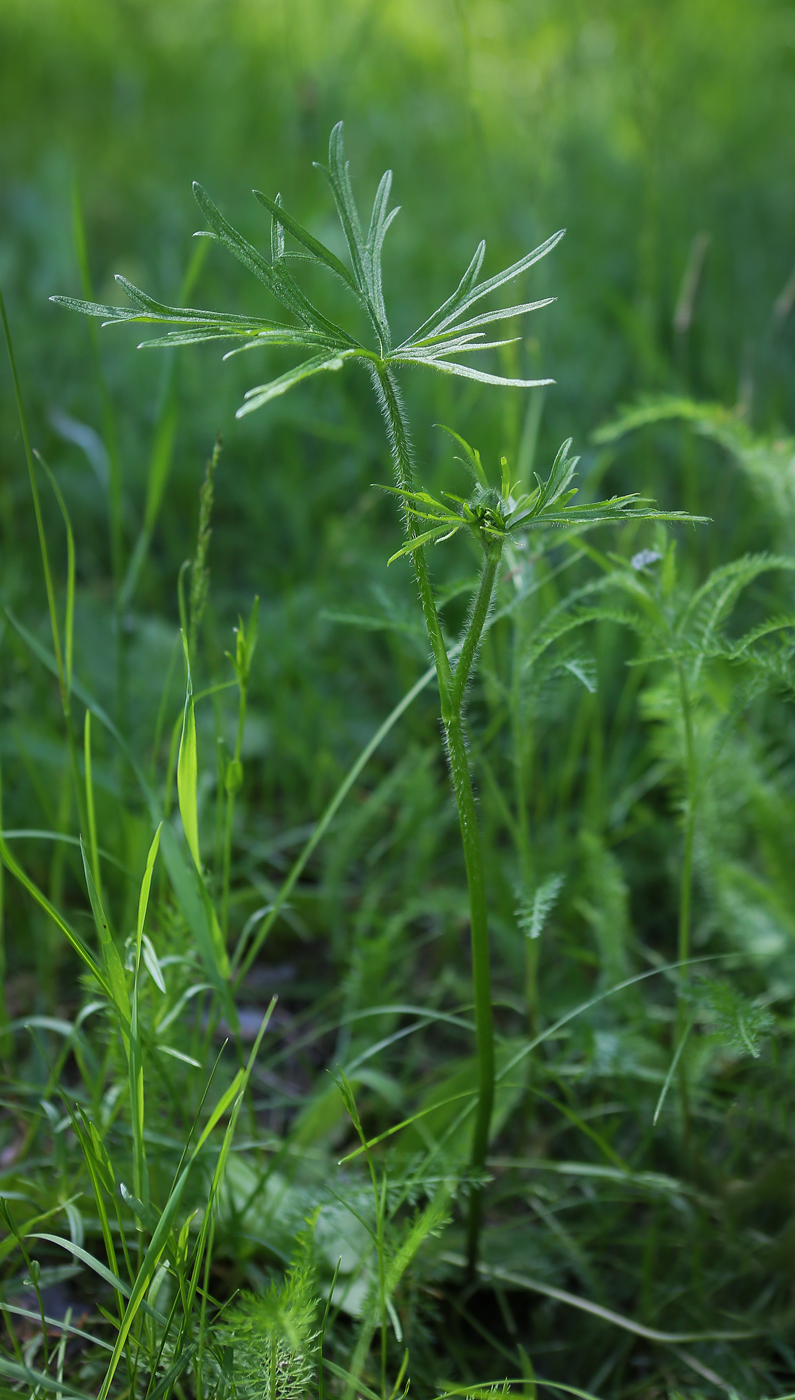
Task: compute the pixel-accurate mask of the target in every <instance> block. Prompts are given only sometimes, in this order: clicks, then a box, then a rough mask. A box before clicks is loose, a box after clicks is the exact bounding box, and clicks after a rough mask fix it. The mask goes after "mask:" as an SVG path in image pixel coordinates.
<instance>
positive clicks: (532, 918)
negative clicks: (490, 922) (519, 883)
mask: <svg viewBox="0 0 795 1400" xmlns="http://www.w3.org/2000/svg"><path fill="white" fill-rule="evenodd" d="M565 882H566V876H565V875H549V876H548V877H547V879H546V880H544V882H543V883H542V884H540V885H539V886H538V888H537V889H536V891H535V893H534V894H533V896H532V898H529V897H527V896H522V898H521V899H520V901H519V905H518V907H517V910H516V922H517V923H518V925H519V927H520V929H521V930H522V932H523V933H524V934H526V936H527V937H528V938H539V937H540V936H541V934H542V932H543V930H544V925H545V924H546V921H547V919H548V918H549V916H550V914H551V913H552V910H553V909H554V907H555V905H556V904H557V901H558V896H559V894H560V892H561V890H562V889H563V886H564V884H565Z"/></svg>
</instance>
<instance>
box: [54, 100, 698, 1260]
mask: <svg viewBox="0 0 795 1400" xmlns="http://www.w3.org/2000/svg"><path fill="white" fill-rule="evenodd" d="M324 173H325V174H326V176H327V178H328V180H329V183H330V185H331V189H332V193H333V196H334V201H335V204H336V207H337V213H338V215H339V219H340V223H341V225H342V230H343V234H344V237H345V242H346V244H347V248H348V254H349V258H350V266H347V265H346V264H345V263H343V262H342V261H341V260H340V259H339V258H338V257H337V256H336V255H335V254H334V253H333V252H331V250H330V249H328V248H327V247H326V246H325V245H324V244H323V243H321V242H320V241H319V240H318V239H317V238H315V237H314V235H313V234H311V233H310V232H309V231H308V230H307V229H305V228H304V227H303V226H302V225H301V224H300V223H299V222H298V221H297V220H296V219H294V218H293V217H292V215H290V214H288V213H287V211H286V210H285V209H284V208H283V206H282V202H281V196H280V195H278V194H277V195H276V197H275V198H274V199H272V198H271V197H270V196H268V195H266V194H263V193H261V192H260V191H254V194H255V197H256V198H257V199H258V201H259V202H260V204H262V205H263V206H264V207H265V209H267V210H268V212H269V213H270V215H271V239H270V252H271V257H270V261H268V260H267V259H266V258H264V257H263V256H262V254H261V253H260V252H259V251H258V250H257V249H256V248H255V247H253V245H252V244H250V243H249V242H248V241H247V240H246V239H245V238H243V237H242V235H241V234H240V233H238V232H237V230H236V229H234V228H233V227H232V225H231V224H229V223H228V221H227V220H226V219H225V218H224V216H223V215H222V214H221V212H220V211H219V210H218V209H217V208H216V206H215V204H214V203H213V202H212V200H211V199H210V197H209V196H208V195H207V193H206V192H205V191H204V190H203V189H202V187H201V186H200V185H198V184H194V186H193V189H194V194H195V196H196V200H197V203H198V204H199V207H200V209H201V210H202V212H203V214H204V216H205V218H206V219H207V222H208V224H209V225H210V228H209V229H208V230H205V231H203V232H202V234H201V235H200V236H203V237H210V238H213V239H215V240H216V241H217V242H219V243H221V244H222V245H223V246H224V247H225V248H227V249H228V251H229V252H231V253H232V254H233V255H234V256H235V257H236V258H238V259H239V261H240V262H242V263H243V264H244V266H246V267H247V268H248V269H249V271H250V272H252V273H253V275H254V276H255V277H256V278H258V280H259V281H260V282H262V283H263V284H264V285H265V286H266V287H267V288H268V290H269V291H270V292H271V293H272V294H273V296H274V297H275V298H276V299H277V301H279V302H280V303H281V304H282V306H284V307H285V309H286V310H287V311H288V312H289V313H290V314H291V315H292V316H293V318H294V322H295V324H283V323H280V322H275V321H271V320H265V319H262V318H260V317H253V316H248V315H246V314H240V313H225V312H217V311H206V310H195V309H182V308H178V307H172V306H166V305H164V304H163V303H161V302H158V301H155V300H154V299H153V298H152V297H150V296H148V295H147V294H146V293H144V292H142V291H140V290H139V288H137V287H135V286H133V285H132V283H130V282H129V281H128V280H127V279H126V278H124V277H121V276H117V278H116V280H117V282H118V283H119V285H120V286H121V287H122V288H123V289H124V291H125V292H126V293H127V295H128V297H129V299H130V301H131V302H132V303H133V306H132V308H123V307H115V306H104V305H99V304H97V303H94V302H88V301H80V300H76V299H74V298H72V297H64V296H57V297H53V298H52V300H54V301H56V302H58V303H59V304H60V305H63V306H66V307H69V308H71V309H73V310H77V311H81V312H83V313H85V314H87V315H90V316H96V317H101V318H102V319H103V324H105V325H111V324H121V323H124V322H127V321H135V322H148V323H154V324H160V325H170V326H176V327H178V329H176V330H170V331H168V332H167V333H166V334H165V335H163V336H160V337H158V338H157V339H154V340H148V341H145V342H143V346H144V347H173V346H177V345H188V344H196V343H199V342H203V341H213V340H224V341H228V340H234V341H236V342H238V343H237V344H236V345H235V346H234V347H233V348H232V349H231V350H229V351H228V352H227V355H226V356H225V358H228V357H229V356H230V355H234V354H238V353H240V352H241V351H249V350H252V349H256V348H258V347H259V348H267V347H269V346H286V347H293V348H295V349H300V350H304V351H306V350H309V351H311V352H312V353H311V354H310V356H309V358H307V359H304V360H303V361H302V362H301V363H300V364H298V365H297V366H295V367H294V368H292V369H290V370H288V371H287V372H286V373H284V374H281V375H279V376H278V377H276V378H274V379H271V380H269V381H267V382H266V383H263V384H260V385H257V386H256V387H254V388H252V389H249V390H248V392H247V393H246V395H245V398H244V402H243V404H242V405H241V407H240V408H239V409H238V413H237V416H238V417H242V416H243V415H245V414H248V413H251V412H253V411H254V410H255V409H258V408H261V407H263V406H264V405H265V404H267V403H269V402H270V401H271V400H272V399H274V398H276V397H278V396H279V395H281V394H284V393H286V392H287V391H288V390H289V389H291V388H293V387H294V386H295V385H296V384H299V383H301V382H302V381H303V380H305V379H308V378H310V377H311V376H314V375H317V374H320V373H323V372H326V371H336V370H339V369H341V368H342V366H343V364H344V363H345V362H346V361H349V360H350V361H352V362H355V363H358V364H360V365H362V367H363V368H365V369H366V370H367V371H368V373H369V374H370V378H371V383H372V386H373V390H374V392H375V395H376V398H377V401H378V404H379V407H380V410H381V413H382V416H383V419H384V423H385V426H386V431H387V437H388V440H389V445H390V449H391V455H392V463H393V468H394V473H395V486H394V487H386V488H384V489H386V490H389V491H392V492H394V493H395V494H396V495H397V496H398V498H399V500H400V501H401V503H402V506H403V519H404V524H405V530H406V542H405V544H404V545H403V546H402V548H401V549H399V550H398V551H397V552H396V554H394V555H393V556H392V558H393V559H397V558H400V557H401V556H403V555H408V556H410V557H411V561H412V564H413V568H414V575H415V579H416V583H417V588H418V591H419V596H420V603H421V606H422V612H423V617H424V621H425V626H426V630H427V633H428V639H429V642H430V646H431V650H432V653H433V659H434V663H435V667H436V676H437V681H438V687H439V698H440V708H441V718H442V723H443V728H444V736H445V745H446V750H447V757H448V762H449V767H450V773H451V777H452V783H453V789H454V794H455V800H456V805H457V809H458V817H459V822H460V828H461V838H462V844H463V852H464V859H465V865H466V874H467V882H468V887H469V903H470V924H471V946H472V981H473V992H474V1005H475V1025H476V1040H477V1065H478V1069H477V1102H476V1108H475V1122H474V1129H473V1138H472V1149H471V1166H472V1174H473V1180H474V1182H475V1185H474V1186H473V1190H472V1194H471V1202H470V1216H469V1226H468V1258H469V1263H470V1267H474V1265H475V1261H476V1258H477V1248H478V1236H479V1230H480V1218H481V1211H482V1188H481V1186H480V1185H479V1183H480V1182H482V1179H483V1173H484V1167H485V1161H486V1153H487V1148H488V1142H489V1131H490V1125H491V1119H492V1109H493V1103H494V1033H493V1017H492V997H491V972H490V962H489V929H488V911H487V899H486V882H485V871H484V862H483V853H482V848H481V838H480V832H479V828H478V818H477V808H476V804H475V796H474V791H473V786H472V779H471V774H470V765H469V759H468V753H467V742H466V734H465V727H464V711H465V700H466V693H467V687H468V684H469V681H470V678H471V675H472V670H473V667H474V664H475V660H476V657H477V653H478V648H479V644H480V641H481V637H482V635H483V630H484V626H485V625H486V622H487V619H488V615H489V611H490V609H491V606H492V602H493V598H494V593H495V588H496V585H497V581H498V573H499V566H500V561H501V558H502V553H503V548H504V546H505V544H506V542H508V541H510V540H516V539H517V537H519V539H520V540H521V538H522V537H523V536H526V534H527V533H528V532H529V531H538V530H541V531H545V530H553V529H564V530H565V531H567V533H569V534H570V533H571V532H578V531H581V530H583V529H588V528H590V527H592V526H594V525H598V524H603V523H609V522H616V521H621V520H626V519H628V518H632V519H688V520H689V519H692V518H693V517H690V516H686V515H684V514H683V513H681V512H674V513H667V514H665V515H661V513H659V512H657V511H655V510H654V509H653V508H652V507H651V505H650V503H648V502H646V501H644V500H641V499H640V498H639V497H637V496H635V495H629V496H623V497H618V498H613V499H611V500H608V501H601V502H598V503H596V504H586V505H577V504H574V503H573V498H574V496H575V495H576V488H575V487H573V486H572V484H571V483H572V480H573V477H574V473H575V469H576V465H577V461H578V458H576V457H572V456H571V455H570V447H571V442H570V441H569V442H566V443H564V445H563V447H562V448H561V449H560V451H559V453H558V455H557V457H556V458H555V461H554V464H553V466H552V469H551V471H550V473H549V476H548V478H547V479H546V481H541V480H540V479H539V478H538V477H537V478H536V486H535V487H534V489H533V490H532V491H530V492H524V493H521V494H519V495H518V496H517V497H516V498H515V497H514V496H513V494H512V486H511V476H510V468H509V466H508V463H507V461H506V460H505V459H503V461H502V464H501V480H500V484H499V486H497V485H493V484H492V483H491V482H490V480H489V478H488V476H487V474H486V472H485V470H484V468H483V465H482V462H481V459H480V456H479V454H478V452H477V451H476V450H475V449H473V448H471V447H470V446H469V445H468V444H467V443H465V442H464V440H463V439H462V438H460V437H459V436H458V435H457V434H455V433H453V434H452V436H453V438H454V439H455V441H456V442H457V443H458V445H459V447H460V449H461V450H462V452H463V457H462V458H460V459H459V460H461V461H462V462H463V463H464V465H465V467H466V468H467V469H468V471H469V472H470V474H471V476H472V478H473V482H474V491H473V493H472V494H471V495H470V497H469V498H468V499H464V498H462V497H460V496H454V495H451V494H449V493H444V495H445V500H444V501H441V500H438V499H436V498H434V497H433V496H431V495H430V494H429V493H427V492H426V491H423V490H421V489H418V483H417V481H416V473H415V463H414V456H413V450H412V443H411V433H410V430H409V424H408V420H407V415H406V410H405V407H404V404H403V399H402V396H401V393H400V389H399V385H398V380H397V374H396V371H398V370H399V369H401V368H403V367H404V366H406V365H416V366H419V367H421V368H426V369H432V370H436V371H437V372H440V373H443V374H451V375H455V376H459V377H461V378H465V379H470V380H476V381H478V382H479V383H481V384H486V385H496V386H498V387H512V388H519V389H532V388H536V387H540V386H542V385H548V384H551V383H553V382H554V381H553V380H551V379H518V378H506V377H505V376H503V375H496V374H491V373H488V372H486V371H485V370H482V369H480V368H474V367H473V366H471V365H469V364H466V363H462V362H461V359H460V357H461V356H465V355H469V354H471V353H473V352H474V351H477V350H490V349H496V348H499V347H502V346H505V345H508V344H511V343H513V341H512V340H509V339H502V340H496V341H488V340H486V338H485V336H486V331H485V328H486V327H487V326H489V325H491V324H493V323H496V322H500V321H505V320H508V319H511V318H516V317H519V316H523V315H525V314H526V313H528V312H531V311H535V310H538V309H539V308H541V307H543V306H547V305H549V303H550V302H551V301H552V300H553V298H551V297H546V298H543V299H542V300H540V301H531V302H522V303H519V304H516V305H512V306H509V307H505V308H498V309H492V310H479V311H478V312H476V314H474V315H472V316H467V313H468V312H469V311H470V309H471V308H472V307H474V306H475V305H476V304H477V303H479V302H481V301H482V300H483V299H484V298H485V297H487V296H489V295H490V294H491V293H492V292H496V291H498V290H499V288H501V287H503V286H506V285H508V284H509V283H512V282H514V281H515V280H516V279H517V278H518V277H519V276H520V275H521V274H522V273H524V272H526V271H528V270H529V269H530V268H531V267H532V266H533V265H534V264H535V263H537V262H538V261H539V260H540V259H541V258H543V257H544V256H545V255H546V254H547V253H549V252H551V250H552V249H553V248H554V247H555V246H556V244H557V243H558V242H559V241H560V239H561V238H562V237H563V233H564V231H565V230H560V231H558V232H557V233H555V234H553V235H552V236H551V237H550V238H548V239H547V240H546V241H545V242H544V243H541V244H540V245H539V246H538V247H537V248H535V249H533V251H532V252H530V253H527V254H525V255H524V256H523V257H521V258H519V259H518V261H516V262H515V263H512V264H511V266H510V267H508V268H505V269H504V270H503V271H502V272H499V273H497V274H496V275H495V276H493V277H490V278H487V279H486V280H485V281H482V282H481V281H479V280H478V279H479V277H480V272H481V268H482V265H483V259H484V256H485V243H484V242H482V241H481V242H480V243H479V244H478V247H477V249H476V251H475V254H474V256H473V258H472V260H471V262H470V264H469V266H468V268H467V269H466V272H465V273H464V275H463V277H462V278H461V281H460V282H459V284H458V286H457V288H456V289H455V291H454V292H453V293H452V295H451V296H450V297H448V298H447V300H446V301H445V302H444V303H443V304H442V305H441V306H440V307H438V308H437V310H436V311H434V312H433V314H432V315H431V316H429V317H428V318H427V319H426V320H425V321H424V322H423V323H422V325H421V326H419V327H418V328H417V330H416V331H414V333H413V334H412V335H410V336H409V337H408V338H407V339H406V340H404V341H402V342H401V343H400V344H398V345H395V344H394V342H393V337H392V332H391V328H390V323H389V318H388V316H387V312H386V306H385V302H384V296H383V288H382V276H381V254H382V250H383V244H384V239H385V237H386V233H387V231H388V229H389V227H390V225H391V223H392V221H393V220H394V218H395V215H396V214H397V212H398V210H397V208H393V209H391V210H390V209H389V195H390V190H391V183H392V175H391V172H390V171H387V172H386V173H385V174H384V175H383V177H382V179H381V181H380V183H379V186H378V190H377V193H376V196H375V201H374V204H373V211H372V215H371V219H370V223H369V227H368V230H367V233H366V235H365V233H364V231H363V228H362V225H361V223H360V220H359V215H358V211H357V208H356V204H355V201H354V197H353V191H352V188H351V181H350V175H349V169H348V164H347V162H346V159H345V150H344V144H343V128H342V123H341V122H340V123H338V124H337V125H336V126H335V127H334V129H333V131H332V133H331V138H330V142H329V164H328V169H325V170H324ZM287 234H289V235H290V237H291V238H292V239H294V240H295V242H296V243H298V244H299V245H300V247H301V249H302V251H301V252H298V253H296V252H292V251H289V250H288V249H287V247H286V235H287ZM296 259H300V260H308V261H310V262H313V263H316V264H320V265H322V266H324V267H326V268H327V269H328V270H330V271H331V272H332V273H333V274H334V275H335V276H336V277H337V278H338V279H339V280H340V281H341V282H342V283H343V284H344V286H345V287H346V288H347V290H348V291H349V292H351V293H352V295H353V296H354V298H355V299H356V301H357V303H358V304H359V306H360V307H361V308H362V309H363V310H364V311H365V313H366V315H367V318H368V320H369V322H370V325H371V328H372V332H373V339H374V345H373V346H367V345H365V344H363V343H362V342H361V341H359V340H357V339H355V338H354V336H352V335H351V334H350V333H349V332H348V331H346V330H344V329H343V328H342V327H340V326H339V325H337V324H336V323H335V322H334V321H332V320H330V319H329V318H328V317H327V316H326V315H325V314H324V313H323V312H322V311H320V310H319V309H318V308H317V307H316V306H315V305H314V303H313V302H312V301H310V300H309V298H308V297H307V296H306V294H305V293H304V292H303V290H302V289H301V288H300V287H299V285H298V283H297V282H296V281H295V279H294V277H293V275H292V273H291V271H290V270H289V265H290V263H291V262H294V261H295V260H296ZM462 318H464V319H462ZM514 339H516V338H514ZM447 502H449V504H447ZM462 530H464V531H467V532H468V533H469V534H470V536H471V537H472V538H473V539H474V541H475V542H476V544H477V547H478V550H479V552H480V554H481V556H482V562H481V572H480V578H479V582H478V585H477V589H476V591H475V594H474V599H473V603H472V607H471V609H470V613H469V618H468V621H467V624H466V628H465V631H464V635H463V637H462V639H461V640H460V643H459V645H458V646H456V647H454V648H452V649H451V650H450V651H449V648H448V642H447V641H446V639H445V636H444V633H443V629H442V624H441V620H440V615H439V609H438V606H437V602H436V598H435V596H434V591H433V587H432V584H431V578H430V573H429V569H428V562H427V557H426V547H427V546H428V545H430V544H436V543H439V542H441V541H442V540H443V539H447V538H449V537H451V536H453V535H455V534H457V533H459V532H460V531H462ZM390 562H392V561H391V560H390ZM454 657H457V660H455V664H453V660H452V658H454ZM241 690H242V687H241ZM230 806H231V804H230ZM263 936H264V933H263V932H262V930H261V931H260V935H259V938H258V939H255V940H254V941H253V943H252V945H251V947H250V948H249V950H248V953H247V957H246V965H248V964H249V963H250V962H251V960H252V958H253V957H254V956H255V954H256V951H257V948H258V946H259V942H260V940H261V938H262V937H263Z"/></svg>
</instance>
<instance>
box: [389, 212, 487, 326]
mask: <svg viewBox="0 0 795 1400" xmlns="http://www.w3.org/2000/svg"><path fill="white" fill-rule="evenodd" d="M485 256H486V243H485V240H484V239H481V241H480V243H479V244H478V246H477V248H476V249H475V252H474V255H473V257H472V261H471V263H470V264H469V267H468V268H467V270H466V272H465V273H464V275H463V277H462V278H461V281H460V282H459V284H458V286H457V287H456V289H455V291H454V292H453V294H452V296H449V297H448V298H447V301H445V302H443V304H442V305H441V306H440V307H439V308H438V310H437V311H434V313H433V315H432V316H429V317H428V319H427V321H423V323H422V325H421V326H419V327H418V328H417V330H416V331H415V332H414V334H413V335H411V336H409V338H408V340H406V341H404V342H403V344H404V345H416V344H417V343H418V341H420V340H422V339H423V338H425V339H427V338H428V337H430V336H432V335H433V334H434V333H435V331H436V330H437V329H438V328H439V326H440V325H446V321H445V320H444V318H445V316H447V317H448V319H451V318H452V314H453V313H455V311H456V310H457V308H458V307H459V306H460V304H461V302H462V301H463V300H464V298H465V297H466V296H467V295H468V293H469V292H470V290H471V288H472V287H473V286H474V284H475V282H476V281H477V278H478V274H479V272H480V269H481V267H482V266H483V259H484V257H485ZM400 349H401V350H402V349H403V346H400Z"/></svg>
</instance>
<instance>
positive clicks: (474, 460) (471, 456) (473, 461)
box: [436, 423, 489, 490]
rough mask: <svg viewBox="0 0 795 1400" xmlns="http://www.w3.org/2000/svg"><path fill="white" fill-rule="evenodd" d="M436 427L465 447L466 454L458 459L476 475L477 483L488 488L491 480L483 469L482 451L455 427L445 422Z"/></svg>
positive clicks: (457, 459)
mask: <svg viewBox="0 0 795 1400" xmlns="http://www.w3.org/2000/svg"><path fill="white" fill-rule="evenodd" d="M436 427H437V428H441V430H442V432H443V433H447V435H448V437H451V438H453V440H454V441H455V442H457V443H458V445H459V447H462V448H463V449H464V453H465V456H464V457H457V458H456V461H458V462H462V463H463V465H464V466H465V467H466V469H467V471H468V472H470V473H471V475H472V476H473V477H474V480H475V482H476V484H477V485H478V486H482V487H483V489H484V490H486V489H487V488H488V484H489V480H488V477H487V476H486V473H485V471H484V470H483V463H482V462H481V460H480V453H479V452H478V450H477V448H476V447H470V445H469V443H468V442H467V441H466V439H465V438H462V437H461V435H460V433H457V432H456V431H455V429H454V428H448V427H447V425H446V424H445V423H437V424H436Z"/></svg>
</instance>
